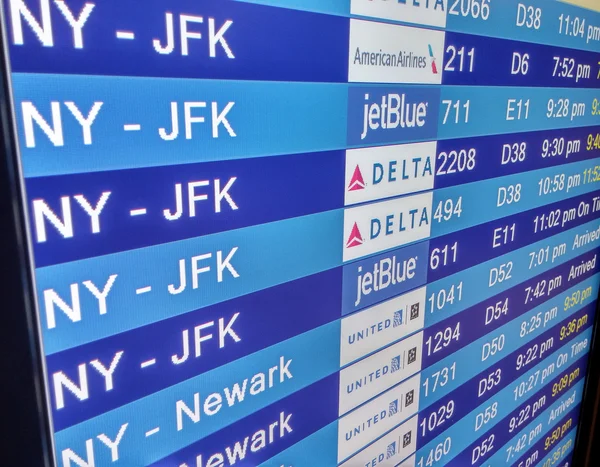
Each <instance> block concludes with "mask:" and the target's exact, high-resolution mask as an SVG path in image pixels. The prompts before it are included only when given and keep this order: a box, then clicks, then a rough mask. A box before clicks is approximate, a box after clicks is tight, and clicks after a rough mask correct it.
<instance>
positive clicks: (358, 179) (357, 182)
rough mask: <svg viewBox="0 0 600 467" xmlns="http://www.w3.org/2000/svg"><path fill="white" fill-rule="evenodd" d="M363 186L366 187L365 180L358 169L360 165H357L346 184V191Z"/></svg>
mask: <svg viewBox="0 0 600 467" xmlns="http://www.w3.org/2000/svg"><path fill="white" fill-rule="evenodd" d="M365 187H366V185H365V180H364V178H363V176H362V173H361V171H360V167H358V165H357V166H356V168H355V169H354V173H353V174H352V179H351V180H350V184H349V185H348V191H358V190H364V189H365ZM355 225H356V224H355Z"/></svg>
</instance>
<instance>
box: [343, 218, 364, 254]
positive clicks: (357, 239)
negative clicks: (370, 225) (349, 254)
mask: <svg viewBox="0 0 600 467" xmlns="http://www.w3.org/2000/svg"><path fill="white" fill-rule="evenodd" d="M363 243H365V241H364V240H363V237H362V235H361V234H360V230H358V225H357V224H356V222H355V223H354V225H353V226H352V231H351V232H350V237H348V241H347V242H346V248H354V247H355V246H360V245H362V244H363Z"/></svg>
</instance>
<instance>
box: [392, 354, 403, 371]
mask: <svg viewBox="0 0 600 467" xmlns="http://www.w3.org/2000/svg"><path fill="white" fill-rule="evenodd" d="M401 363H402V360H401V358H400V355H398V356H396V357H394V358H392V363H391V367H392V373H395V372H397V371H400V370H401V369H402V365H401Z"/></svg>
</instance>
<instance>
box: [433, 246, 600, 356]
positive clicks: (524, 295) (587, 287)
mask: <svg viewBox="0 0 600 467" xmlns="http://www.w3.org/2000/svg"><path fill="white" fill-rule="evenodd" d="M594 254H595V253H594ZM593 257H594V255H590V254H587V255H582V256H580V257H579V258H577V259H576V260H574V261H573V262H569V263H566V264H563V265H561V266H558V267H556V268H554V269H552V270H550V271H547V272H545V273H543V274H540V275H539V276H535V277H533V278H531V279H529V280H528V281H526V282H524V283H522V284H519V285H517V286H515V287H513V288H511V289H509V290H507V291H505V292H503V293H501V294H498V295H495V296H493V297H490V298H488V299H486V300H485V301H483V302H480V303H478V304H477V305H474V306H472V307H471V308H468V309H466V310H464V311H462V312H460V313H458V314H456V315H454V316H452V317H450V318H448V319H446V320H444V321H442V322H439V323H436V324H435V325H433V326H429V327H427V328H426V329H425V330H424V333H423V336H424V341H425V342H428V340H429V339H431V341H430V344H429V346H426V348H425V351H424V352H423V368H427V367H429V366H431V365H432V364H434V363H435V362H437V361H439V360H441V359H442V358H445V357H446V356H448V355H450V354H451V353H453V352H455V351H457V350H458V349H460V348H462V347H463V346H466V345H468V344H469V343H471V342H473V341H475V340H477V339H478V338H480V337H481V336H483V335H485V334H487V333H490V332H492V331H494V330H495V329H497V328H499V327H500V326H503V325H504V324H505V323H507V322H508V321H511V320H514V319H516V318H518V317H520V316H521V315H523V314H524V313H526V312H528V311H530V310H532V309H533V308H536V306H537V309H538V312H539V306H542V307H543V308H544V309H545V310H546V311H547V312H544V316H546V319H545V320H544V324H543V327H546V326H548V325H550V324H553V323H552V320H551V319H549V317H550V316H551V315H552V313H550V310H552V309H553V308H555V307H556V309H557V310H558V309H561V310H562V309H563V304H564V303H565V300H567V301H568V300H570V297H571V296H572V295H573V294H574V293H577V291H579V292H580V293H583V291H585V297H586V298H585V300H584V302H585V303H590V302H591V301H593V300H595V299H596V297H598V286H599V285H600V276H599V275H598V274H597V271H598V270H599V269H600V264H596V265H595V267H594V268H592V269H591V270H590V271H588V272H586V273H585V274H583V275H581V276H578V277H577V278H576V279H573V280H569V281H567V277H568V276H569V272H570V270H571V269H572V267H573V266H577V265H579V264H580V261H581V260H589V259H592V258H593ZM592 276H593V277H592ZM557 277H560V279H561V285H560V286H557V287H554V286H553V290H552V298H550V299H548V297H547V296H546V297H545V298H546V299H547V301H545V302H544V303H543V305H539V304H538V303H533V302H532V301H530V300H528V298H529V297H528V295H531V294H533V293H534V292H531V290H535V287H536V286H537V285H538V284H540V283H541V282H543V281H545V283H546V284H548V283H549V282H550V281H552V280H554V279H556V278H557ZM555 283H556V281H555ZM578 284H579V285H578ZM576 285H577V287H576ZM567 289H568V290H567ZM584 302H581V303H584ZM578 304H579V303H578ZM555 319H556V318H555ZM521 321H523V320H521ZM456 329H459V330H460V336H459V337H458V338H456V339H452V340H450V341H449V342H447V339H446V340H443V339H440V336H444V332H446V333H447V332H448V331H447V330H452V331H454V330H456ZM457 334H458V333H457ZM438 342H444V343H445V344H446V345H445V346H440V345H439V344H437V343H438ZM436 344H437V347H436Z"/></svg>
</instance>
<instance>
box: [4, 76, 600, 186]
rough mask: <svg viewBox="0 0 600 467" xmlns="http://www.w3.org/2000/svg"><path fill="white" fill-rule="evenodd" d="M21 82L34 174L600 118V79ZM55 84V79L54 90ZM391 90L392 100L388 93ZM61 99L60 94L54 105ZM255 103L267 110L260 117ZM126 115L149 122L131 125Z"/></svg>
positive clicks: (20, 107)
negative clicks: (561, 83) (572, 82)
mask: <svg viewBox="0 0 600 467" xmlns="http://www.w3.org/2000/svg"><path fill="white" fill-rule="evenodd" d="M13 89H14V96H15V108H16V114H17V122H18V126H19V128H20V130H21V132H20V134H21V151H22V156H23V167H24V173H25V176H26V177H34V176H44V175H55V174H61V173H79V172H93V171H101V170H111V169H123V168H133V167H147V166H156V165H165V164H180V163H189V162H201V161H202V162H204V161H213V160H223V159H237V158H251V157H259V156H266V155H269V156H271V155H277V154H286V153H303V152H314V151H326V150H332V149H342V148H346V147H348V146H350V147H360V146H369V145H373V144H393V143H403V142H411V141H424V140H432V139H447V138H457V137H467V136H479V135H486V134H489V131H490V128H493V129H494V130H493V131H494V133H514V132H523V131H535V130H547V129H558V128H564V127H582V126H591V125H598V124H599V123H600V112H598V113H595V114H593V111H594V109H593V103H594V99H598V98H600V93H598V91H596V90H594V89H592V90H589V89H564V88H510V87H485V86H482V87H453V86H444V87H439V86H362V85H348V84H326V83H322V84H317V83H285V82H274V83H273V82H272V83H269V82H264V81H245V82H244V81H210V80H185V79H168V80H165V79H157V78H127V79H124V78H119V77H100V76H93V77H88V76H68V75H51V74H48V75H40V74H33V73H32V74H29V73H25V74H24V73H14V74H13ZM48 90H52V92H51V94H50V95H49V94H48ZM389 94H391V95H392V98H391V99H390V98H389V97H388V95H389ZM394 95H398V96H399V99H400V100H398V99H396V97H394ZM403 96H404V97H403ZM384 97H385V98H386V101H385V105H386V109H387V110H385V109H383V105H382V104H383V103H382V101H381V99H382V98H384ZM402 97H403V100H402ZM560 99H569V105H568V106H567V107H568V109H567V110H568V115H567V116H566V117H558V116H556V117H554V115H562V110H561V109H563V103H564V102H565V101H564V100H563V101H560ZM186 101H187V102H190V101H191V102H194V104H193V106H192V107H189V108H188V115H190V116H191V117H193V118H194V119H196V120H194V122H193V123H190V124H189V125H188V128H187V131H186V128H185V126H186V125H185V123H184V110H185V109H184V102H186ZM29 102H30V104H29ZM51 102H54V103H55V104H54V108H53V109H52V106H51ZM65 102H73V103H74V104H73V105H74V106H75V107H76V108H75V107H73V106H71V107H72V109H71V110H69V108H68V106H67V105H66V104H65ZM148 102H152V111H151V112H150V111H144V110H143V109H144V108H145V106H147V105H148V104H147V103H148ZM444 102H446V103H444ZM549 102H554V103H555V106H554V110H553V112H552V113H551V115H553V117H551V118H548V117H547V116H546V112H547V111H548V103H549ZM100 103H101V104H100ZM172 103H175V104H173V105H172ZM324 103H326V105H324ZM388 104H391V106H392V111H390V107H389V105H388ZM574 104H577V106H574ZM366 105H368V106H369V107H368V108H367V112H377V114H379V115H380V117H370V121H369V122H366V117H367V116H366V115H365V106H366ZM519 105H520V109H521V110H520V114H519ZM580 105H583V107H581V106H580ZM465 106H466V107H465ZM467 107H468V121H467ZM394 108H397V112H398V113H397V114H396V113H395V111H394V110H393V109H394ZM172 109H174V110H176V112H175V114H176V115H177V116H178V118H177V121H176V122H175V123H176V125H175V126H176V130H173V128H172V117H171V110H172ZM257 109H260V115H261V118H260V119H257V118H256V112H257ZM377 109H379V110H377ZM419 109H420V110H419ZM72 110H74V111H75V112H76V115H77V112H79V113H80V115H82V116H86V117H84V118H87V116H89V115H92V116H93V115H94V112H97V114H96V116H95V119H93V123H91V124H90V128H89V131H88V132H87V134H86V135H85V136H84V133H83V132H82V127H81V125H80V123H79V122H78V121H77V120H76V118H75V117H74V115H73V114H72ZM92 110H94V112H92V113H90V112H91V111H92ZM382 110H383V111H384V116H383V117H381V112H382ZM52 112H54V117H55V121H54V122H55V123H56V122H59V119H60V121H61V122H62V127H61V128H60V129H59V128H58V127H56V128H55V127H54V126H53V125H54V124H53V120H52V115H53V114H52ZM373 115H376V114H375V113H373ZM24 116H25V117H27V118H25V120H24ZM519 116H520V118H518V117H519ZM191 117H188V120H189V118H191ZM507 117H508V118H509V120H507ZM34 118H35V119H37V120H34ZM382 118H383V119H382ZM41 119H43V120H44V121H45V122H46V123H43V122H41ZM201 119H203V121H202V120H201ZM510 119H512V120H510ZM417 120H418V121H417ZM36 121H37V123H36ZM90 121H91V117H90ZM380 121H381V123H380ZM40 122H41V123H42V124H43V125H47V127H48V128H46V131H48V133H47V134H45V133H44V131H42V130H41V129H40V127H39V124H40ZM387 122H390V125H388V124H387ZM444 122H445V123H444ZM456 122H458V123H456ZM366 123H369V124H368V125H366ZM382 123H385V128H382ZM88 124H89V123H88ZM124 125H140V127H139V130H138V131H126V130H125V129H124ZM407 125H408V126H407ZM26 126H27V128H29V127H31V128H29V129H26ZM161 129H162V130H161ZM25 135H28V136H27V138H25ZM161 135H162V136H161ZM199 144H200V146H199ZM200 148H201V149H200Z"/></svg>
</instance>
